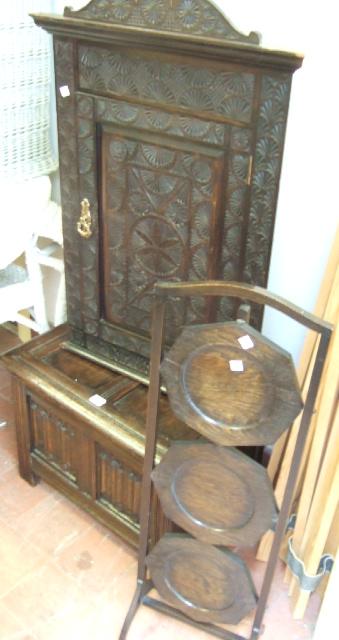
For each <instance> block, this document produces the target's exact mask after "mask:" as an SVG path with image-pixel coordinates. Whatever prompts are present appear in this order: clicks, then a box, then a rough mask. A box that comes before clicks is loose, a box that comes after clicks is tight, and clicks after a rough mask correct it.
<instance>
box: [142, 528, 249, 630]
mask: <svg viewBox="0 0 339 640" xmlns="http://www.w3.org/2000/svg"><path fill="white" fill-rule="evenodd" d="M146 564H147V566H148V568H149V570H150V574H151V577H152V581H153V583H154V585H155V587H156V589H157V590H158V592H159V594H160V595H161V596H162V597H163V598H164V599H165V600H166V601H167V602H169V603H170V604H172V605H174V606H175V607H176V608H177V609H179V610H181V611H182V612H183V613H185V614H186V615H187V616H189V617H190V618H192V619H193V620H196V621H198V622H215V623H229V624H237V623H238V622H240V620H242V618H243V617H244V616H245V615H246V614H247V613H249V612H250V611H251V610H252V609H253V608H254V607H255V605H256V595H255V591H254V587H253V585H252V582H251V578H250V575H249V573H248V572H247V569H246V567H245V565H244V564H243V562H242V560H241V559H240V558H238V557H237V556H236V555H235V554H233V553H232V552H231V551H228V550H222V551H221V550H220V549H216V548H215V547H212V546H210V545H206V544H203V543H202V542H198V541H197V540H193V539H191V538H189V537H187V536H185V535H181V534H179V535H173V534H172V535H171V534H169V535H165V536H164V537H163V538H161V540H160V541H159V542H158V543H157V544H156V546H155V547H154V548H153V549H152V551H151V553H150V554H149V555H148V556H147V558H146Z"/></svg>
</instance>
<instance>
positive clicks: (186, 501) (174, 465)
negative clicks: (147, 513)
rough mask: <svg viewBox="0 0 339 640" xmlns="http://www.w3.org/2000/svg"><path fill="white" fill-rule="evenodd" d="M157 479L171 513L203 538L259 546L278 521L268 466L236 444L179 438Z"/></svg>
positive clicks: (164, 504)
mask: <svg viewBox="0 0 339 640" xmlns="http://www.w3.org/2000/svg"><path fill="white" fill-rule="evenodd" d="M152 479H153V482H154V485H155V489H156V491H157V493H158V496H159V499H160V502H161V505H162V508H163V510H164V512H165V513H166V515H167V517H168V518H169V519H170V520H173V521H174V522H175V523H176V524H177V525H179V526H180V527H181V528H182V529H184V530H185V531H187V532H188V533H190V534H192V535H193V536H195V537H196V538H197V539H199V540H201V541H202V542H206V543H211V544H215V545H224V546H227V545H229V546H232V545H249V546H250V545H254V544H256V542H258V540H259V538H260V536H261V535H262V534H263V533H264V532H265V531H266V530H267V529H268V528H270V527H271V526H273V525H274V523H275V521H276V517H277V512H276V508H275V502H274V496H273V490H272V486H271V483H270V481H269V479H268V477H267V473H266V470H265V469H264V468H263V467H262V466H261V465H259V464H258V463H256V462H254V461H253V460H251V459H250V458H248V456H245V455H244V454H243V453H240V452H239V451H237V450H235V449H233V448H232V447H227V448H226V447H218V446H216V445H213V444H209V443H206V442H197V443H189V442H180V443H178V442H176V443H173V444H172V445H171V446H170V448H169V450H168V451H167V453H166V454H165V456H164V457H163V458H162V460H161V462H160V464H159V465H158V466H157V467H156V468H155V469H154V471H153V473H152Z"/></svg>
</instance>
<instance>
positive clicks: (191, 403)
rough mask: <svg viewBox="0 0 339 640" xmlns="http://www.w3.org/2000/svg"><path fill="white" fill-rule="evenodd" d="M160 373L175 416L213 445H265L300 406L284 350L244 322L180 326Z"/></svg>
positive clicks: (294, 380) (298, 410) (291, 418)
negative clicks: (180, 328) (179, 332)
mask: <svg viewBox="0 0 339 640" xmlns="http://www.w3.org/2000/svg"><path fill="white" fill-rule="evenodd" d="M161 372H162V376H163V379H164V381H165V384H166V387H167V392H168V396H169V400H170V404H171V407H172V409H173V411H174V413H175V414H176V416H177V417H178V418H180V420H183V421H184V422H186V423H187V424H188V425H189V426H191V427H192V428H193V429H195V430H196V431H198V432H199V433H201V434H202V435H203V436H205V437H206V438H208V439H209V440H212V442H215V443H217V444H222V445H242V446H247V445H266V444H271V443H273V442H275V441H276V440H277V438H278V437H279V436H280V435H281V433H282V432H283V431H285V429H287V428H288V427H289V426H290V425H291V424H292V422H293V420H294V419H295V418H296V416H297V415H298V414H299V412H300V411H301V409H302V406H303V405H302V399H301V396H300V390H299V386H298V382H297V378H296V373H295V369H294V365H293V362H292V359H291V356H290V354H289V353H287V352H286V351H284V350H283V349H281V348H280V347H279V346H277V345H276V344H274V343H273V342H271V341H270V340H268V339H267V338H265V337H263V336H262V335H261V334H260V333H258V332H257V331H256V330H255V329H253V328H252V327H250V326H249V325H248V324H246V323H244V322H227V323H222V324H219V323H217V324H213V325H199V326H193V327H187V328H185V329H184V330H183V332H182V333H181V335H180V336H179V338H178V339H177V340H176V342H175V344H174V345H173V347H172V348H171V349H170V351H169V352H168V353H167V354H166V356H165V358H164V361H163V363H162V366H161Z"/></svg>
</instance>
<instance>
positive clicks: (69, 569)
mask: <svg viewBox="0 0 339 640" xmlns="http://www.w3.org/2000/svg"><path fill="white" fill-rule="evenodd" d="M15 342H16V340H15V339H14V340H13V337H12V336H10V335H9V336H8V335H7V336H6V333H4V332H3V330H0V353H1V351H2V352H3V351H5V350H6V348H7V349H8V348H9V347H12V346H14V344H15ZM2 419H3V420H4V421H5V422H6V424H5V425H4V426H2V427H0V496H1V499H0V638H1V640H78V639H79V640H80V639H81V640H115V639H117V638H118V634H119V630H120V628H121V625H122V622H123V619H124V616H125V614H126V611H127V609H128V606H129V603H130V600H131V597H132V594H133V591H134V587H135V576H136V553H135V552H134V551H133V550H132V549H130V548H129V547H128V546H127V545H126V544H124V543H123V542H122V541H121V540H119V538H117V537H116V536H114V535H113V534H112V533H110V532H109V531H108V530H107V529H105V528H104V527H102V526H100V525H99V524H97V523H95V522H94V521H93V519H92V518H91V517H90V516H88V515H87V514H85V513H83V512H82V511H80V510H79V509H78V508H77V507H76V506H74V505H73V504H72V503H71V502H69V501H68V500H67V499H66V498H64V497H62V496H61V495H59V494H58V493H57V492H56V491H54V489H52V488H51V487H49V486H48V485H46V484H45V483H43V482H41V483H40V484H39V485H38V486H37V487H34V488H33V487H31V486H29V485H28V484H27V483H26V482H25V481H23V480H22V479H21V478H20V477H19V475H18V471H17V460H16V450H15V435H14V420H13V405H12V402H11V389H10V378H9V375H8V373H7V372H6V371H5V370H4V369H3V368H1V365H0V424H1V421H2ZM253 555H254V554H253V552H251V550H249V551H247V552H246V556H247V558H246V559H247V561H248V565H249V567H250V569H251V572H252V575H253V578H254V582H255V583H256V585H257V587H258V586H260V582H261V578H262V575H263V571H264V567H265V565H264V564H263V563H259V562H256V561H255V560H254V559H253ZM282 577H283V567H282V566H280V567H278V570H277V572H276V577H275V580H274V584H273V588H272V592H271V597H270V600H269V604H268V607H267V612H266V616H265V620H264V631H263V635H262V636H261V637H262V638H263V640H305V639H310V638H311V637H312V629H313V627H314V622H315V618H316V612H317V607H318V602H317V597H316V596H313V597H312V598H311V604H310V606H309V609H308V612H307V615H306V617H305V619H304V620H303V621H294V620H292V618H291V615H290V611H289V603H288V596H287V589H286V586H285V585H284V584H283V579H282ZM250 623H251V618H247V619H246V620H244V621H243V623H242V624H241V625H239V626H238V627H236V628H235V627H232V630H236V631H237V632H238V633H240V634H244V635H246V636H247V637H248V632H249V628H250ZM208 637H211V636H208V635H207V634H205V633H203V632H200V631H197V630H195V629H193V628H192V627H190V626H188V625H184V624H182V623H179V622H177V621H174V620H171V619H169V618H167V617H166V616H163V615H161V614H158V613H156V612H154V611H152V610H150V609H147V608H146V607H141V608H140V609H139V611H138V613H137V615H136V617H135V619H134V622H133V624H132V627H131V630H130V633H129V640H144V639H147V640H156V639H162V640H173V638H175V639H176V640H181V639H185V640H200V639H201V640H203V639H205V640H207V638H208Z"/></svg>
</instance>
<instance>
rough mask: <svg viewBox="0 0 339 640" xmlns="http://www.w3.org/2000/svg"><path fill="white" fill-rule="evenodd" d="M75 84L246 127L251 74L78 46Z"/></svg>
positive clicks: (251, 102)
mask: <svg viewBox="0 0 339 640" xmlns="http://www.w3.org/2000/svg"><path fill="white" fill-rule="evenodd" d="M78 64H79V86H80V89H84V90H86V91H91V92H93V93H96V94H97V95H100V94H101V95H105V94H108V95H112V96H119V95H120V96H124V97H125V98H132V99H133V100H138V101H141V102H143V103H145V102H148V103H150V104H156V105H161V104H162V105H164V106H166V107H168V106H175V107H180V108H181V109H182V110H189V111H193V112H200V113H201V112H205V113H206V114H211V115H212V116H214V117H217V118H219V120H220V119H222V120H226V121H227V120H232V121H238V122H241V123H249V122H250V120H251V115H252V106H253V94H254V84H255V82H254V81H255V76H254V74H252V73H248V72H247V73H246V72H237V71H233V70H229V71H228V70H227V71H224V70H218V71H216V70H215V69H213V68H210V69H208V68H206V69H204V68H201V67H200V66H199V67H196V66H194V65H193V64H188V63H186V64H184V63H180V62H177V63H175V64H174V63H173V62H167V61H166V59H164V60H163V59H162V58H161V54H160V53H159V54H158V56H157V60H155V59H154V58H152V59H150V58H147V57H146V56H144V55H143V56H141V55H140V54H138V55H136V54H130V53H128V54H127V53H122V52H120V51H117V52H115V51H112V50H110V49H101V48H98V47H90V46H80V47H79V62H78Z"/></svg>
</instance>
